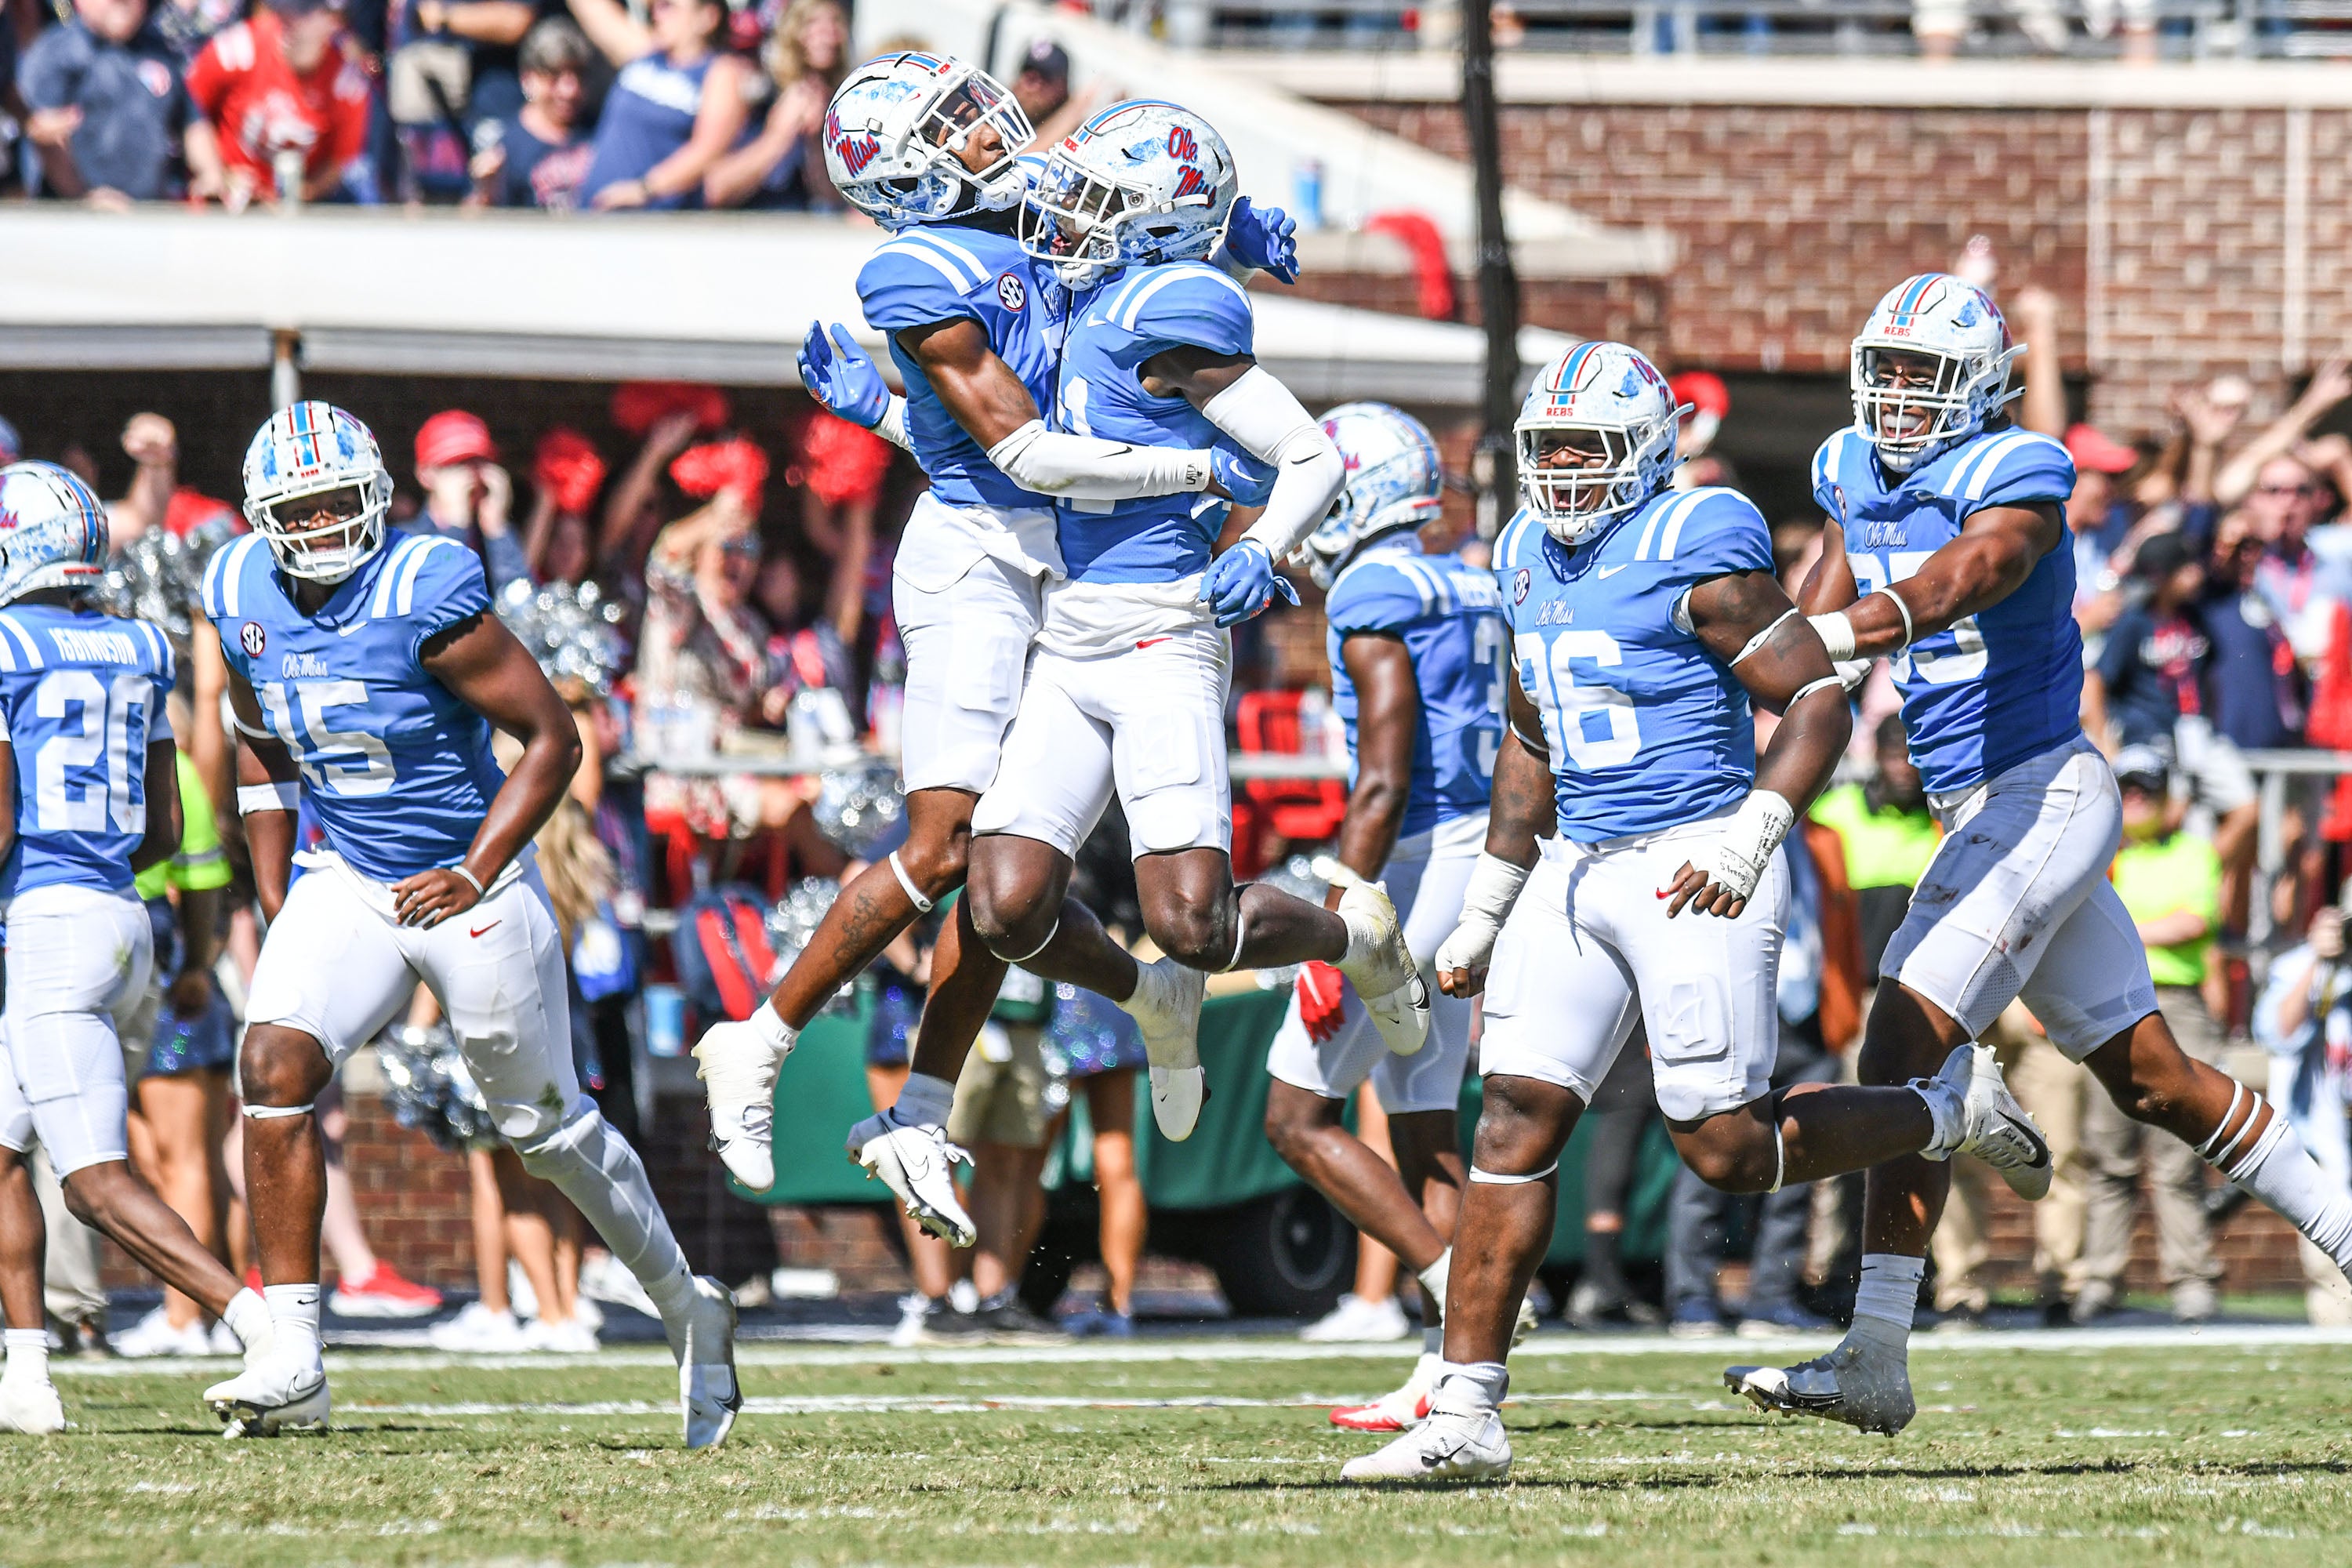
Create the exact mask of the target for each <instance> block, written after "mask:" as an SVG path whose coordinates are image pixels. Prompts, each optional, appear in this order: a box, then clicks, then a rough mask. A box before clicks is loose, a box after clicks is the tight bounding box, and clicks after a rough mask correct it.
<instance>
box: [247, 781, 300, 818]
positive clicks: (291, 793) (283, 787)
mask: <svg viewBox="0 0 2352 1568" xmlns="http://www.w3.org/2000/svg"><path fill="white" fill-rule="evenodd" d="M301 806H302V789H301V786H300V785H299V784H239V785H237V786H236V814H237V815H238V816H253V815H254V814H255V813H257V812H263V811H299V810H300V809H301Z"/></svg>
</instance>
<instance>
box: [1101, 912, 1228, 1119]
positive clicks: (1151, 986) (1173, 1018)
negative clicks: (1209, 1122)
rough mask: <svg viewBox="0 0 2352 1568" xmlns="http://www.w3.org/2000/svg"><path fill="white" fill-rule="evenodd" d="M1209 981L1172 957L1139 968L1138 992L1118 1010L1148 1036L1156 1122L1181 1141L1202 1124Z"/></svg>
mask: <svg viewBox="0 0 2352 1568" xmlns="http://www.w3.org/2000/svg"><path fill="white" fill-rule="evenodd" d="M1208 986H1209V977H1208V976H1207V975H1205V974H1203V973H1201V972H1200V971H1199V970H1197V969H1188V968H1186V967H1185V966H1184V965H1182V964H1181V963H1177V962H1176V961H1175V960H1174V959H1172V958H1162V959H1159V960H1156V961H1155V962H1153V963H1146V964H1141V965H1139V973H1137V975H1136V978H1135V994H1134V995H1132V996H1129V998H1128V999H1127V1000H1126V1001H1124V1002H1122V1003H1120V1004H1119V1007H1120V1009H1121V1010H1122V1011H1124V1012H1125V1013H1126V1014H1127V1015H1128V1016H1129V1017H1131V1018H1133V1019H1134V1020H1135V1022H1136V1026H1137V1027H1138V1028H1139V1029H1140V1030H1141V1031H1142V1034H1143V1054H1144V1055H1145V1056H1146V1057H1148V1058H1150V1062H1151V1120H1152V1121H1154V1122H1155V1123H1157V1124H1158V1126H1159V1128H1160V1136H1161V1137H1163V1138H1166V1139H1167V1140H1168V1141H1169V1142H1171V1143H1181V1142H1183V1141H1184V1140H1185V1139H1187V1138H1190V1137H1191V1136H1192V1129H1193V1128H1194V1127H1195V1126H1196V1125H1198V1123H1199V1122H1200V1120H1201V1105H1202V1101H1204V1100H1207V1099H1208V1083H1207V1079H1206V1078H1205V1076H1204V1075H1203V1074H1202V1071H1201V1004H1202V1000H1203V998H1205V997H1206V995H1207V994H1208Z"/></svg>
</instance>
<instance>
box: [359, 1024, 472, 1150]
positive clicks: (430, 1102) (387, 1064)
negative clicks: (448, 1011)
mask: <svg viewBox="0 0 2352 1568" xmlns="http://www.w3.org/2000/svg"><path fill="white" fill-rule="evenodd" d="M375 1053H376V1059H377V1060H378V1061H379V1062H381V1063H382V1064H383V1077H384V1082H385V1083H386V1085H387V1086H389V1088H390V1089H391V1091H392V1092H391V1095H390V1097H389V1098H390V1100H391V1101H392V1114H393V1119H394V1121H398V1122H399V1123H400V1124H401V1125H402V1126H403V1127H413V1128H415V1129H416V1130H417V1131H420V1132H422V1133H424V1134H425V1136H426V1137H427V1138H430V1139H432V1140H433V1142H436V1143H437V1144H439V1145H440V1146H441V1147H442V1148H444V1149H469V1148H474V1147H476V1146H478V1145H479V1144H480V1143H482V1142H484V1141H485V1140H488V1139H494V1138H496V1137H497V1136H498V1127H497V1124H496V1123H495V1122H494V1121H492V1120H491V1118H490V1108H489V1105H488V1102H487V1101H485V1100H483V1098H482V1091H481V1089H479V1088H478V1087H477V1086H476V1084H475V1082H474V1075H473V1074H472V1073H471V1072H470V1071H468V1070H467V1067H466V1058H465V1054H464V1053H463V1052H462V1051H460V1050H459V1049H458V1048H457V1036H456V1035H455V1034H453V1033H451V1032H450V1029H449V1026H447V1025H446V1024H435V1025H433V1026H430V1027H429V1028H422V1029H420V1028H416V1027H414V1026H410V1025H407V1024H394V1026H392V1027H390V1028H388V1029H386V1030H385V1031H384V1032H383V1034H381V1035H379V1036H377V1037H376V1042H375Z"/></svg>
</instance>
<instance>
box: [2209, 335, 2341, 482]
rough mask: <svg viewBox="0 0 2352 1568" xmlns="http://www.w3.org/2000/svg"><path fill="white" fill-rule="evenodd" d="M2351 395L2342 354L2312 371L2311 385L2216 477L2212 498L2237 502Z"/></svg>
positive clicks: (2214, 478) (2222, 468) (2247, 444)
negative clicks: (2270, 464)
mask: <svg viewBox="0 0 2352 1568" xmlns="http://www.w3.org/2000/svg"><path fill="white" fill-rule="evenodd" d="M2347 397H2352V368H2347V361H2346V360H2345V358H2344V356H2343V355H2342V354H2338V355H2336V357H2335V358H2334V359H2331V360H2329V361H2328V362H2327V363H2325V364H2323V365H2321V366H2320V367H2319V368H2318V369H2317V370H2316V371H2314V372H2313V373H2312V376H2311V384H2310V385H2308V386H2306V387H2305V388H2304V389H2303V395H2302V396H2301V397H2298V398H2296V399H2295V400H2294V403H2293V404H2292V405H2290V406H2289V407H2288V409H2287V411H2286V412H2285V413H2284V414H2282V415H2280V416H2278V417H2277V418H2276V419H2274V420H2273V421H2271V423H2270V424H2269V425H2267V426H2263V429H2262V430H2261V431H2260V432H2259V433H2258V434H2257V435H2256V436H2255V437H2254V438H2253V439H2252V440H2251V441H2249V442H2247V443H2246V444H2245V446H2244V447H2241V448H2240V449H2239V451H2238V455H2237V456H2236V457H2234V458H2231V459H2230V460H2229V461H2228V462H2226V463H2224V464H2222V465H2221V472H2220V473H2218V474H2216V475H2214V476H2213V499H2214V500H2215V501H2216V502H2218V503H2220V504H2221V505H2222V506H2225V507H2231V506H2235V505H2237V504H2238V503H2239V502H2240V501H2242V500H2245V499H2246V496H2247V494H2248V493H2249V492H2250V491H2252V489H2253V488H2254V477H2255V476H2256V475H2257V474H2260V473H2261V472H2262V471H2263V464H2264V463H2267V462H2269V461H2270V460H2271V459H2272V458H2283V457H2285V456H2288V455H2289V454H2291V453H2292V452H2294V449H2295V448H2296V447H2299V446H2301V445H2302V444H2303V438H2304V437H2305V436H2307V435H2309V434H2310V433H2311V427H2312V426H2314V425H2316V424H2318V423H2319V420H2320V416H2323V415H2325V414H2326V412H2327V411H2328V410H2329V409H2331V408H2333V407H2335V406H2336V405H2337V404H2339V403H2341V402H2343V401H2344V400H2345V398H2347Z"/></svg>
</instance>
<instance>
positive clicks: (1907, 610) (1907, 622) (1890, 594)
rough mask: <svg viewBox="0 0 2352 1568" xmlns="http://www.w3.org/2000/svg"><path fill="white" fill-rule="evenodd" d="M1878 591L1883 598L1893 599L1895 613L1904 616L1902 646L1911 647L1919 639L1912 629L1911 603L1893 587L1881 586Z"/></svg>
mask: <svg viewBox="0 0 2352 1568" xmlns="http://www.w3.org/2000/svg"><path fill="white" fill-rule="evenodd" d="M1878 593H1879V596H1880V597H1881V598H1884V599H1886V600H1889V601H1891V602H1892V603H1893V604H1894V605H1895V614H1896V615H1898V616H1902V617H1903V643H1902V647H1910V646H1911V645H1912V643H1913V642H1915V641H1916V640H1917V634H1916V632H1914V631H1913V630H1912V629H1911V606H1910V605H1909V604H1908V603H1906V601H1905V599H1904V597H1903V595H1900V594H1898V593H1896V592H1895V590H1894V589H1892V588H1881V589H1880V590H1879V591H1878Z"/></svg>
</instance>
